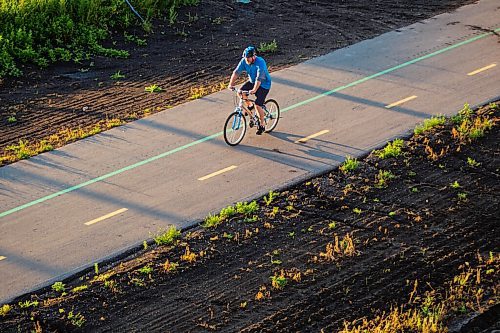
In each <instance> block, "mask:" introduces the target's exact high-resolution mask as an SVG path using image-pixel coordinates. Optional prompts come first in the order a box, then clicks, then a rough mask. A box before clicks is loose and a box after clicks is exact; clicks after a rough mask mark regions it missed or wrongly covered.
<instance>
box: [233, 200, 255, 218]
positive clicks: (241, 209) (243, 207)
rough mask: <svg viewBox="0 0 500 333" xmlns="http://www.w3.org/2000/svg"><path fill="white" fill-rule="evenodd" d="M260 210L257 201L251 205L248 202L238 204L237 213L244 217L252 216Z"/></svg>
mask: <svg viewBox="0 0 500 333" xmlns="http://www.w3.org/2000/svg"><path fill="white" fill-rule="evenodd" d="M258 209H259V205H258V204H257V201H255V200H254V201H252V202H251V203H247V202H237V203H236V211H237V212H238V213H240V214H243V215H247V216H248V215H250V214H253V213H255V212H256V211H257V210H258Z"/></svg>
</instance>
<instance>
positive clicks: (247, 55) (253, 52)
mask: <svg viewBox="0 0 500 333" xmlns="http://www.w3.org/2000/svg"><path fill="white" fill-rule="evenodd" d="M256 54H257V50H255V47H253V46H249V47H247V48H246V49H245V50H244V51H243V55H242V57H243V58H250V57H253V56H254V55H256Z"/></svg>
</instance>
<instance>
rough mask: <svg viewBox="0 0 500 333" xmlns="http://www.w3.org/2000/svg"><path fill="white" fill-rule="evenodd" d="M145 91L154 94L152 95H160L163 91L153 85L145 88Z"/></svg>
mask: <svg viewBox="0 0 500 333" xmlns="http://www.w3.org/2000/svg"><path fill="white" fill-rule="evenodd" d="M144 91H146V92H148V93H150V94H152V93H159V92H161V91H162V89H161V88H160V87H159V86H158V85H156V84H152V85H150V86H147V87H146V88H144Z"/></svg>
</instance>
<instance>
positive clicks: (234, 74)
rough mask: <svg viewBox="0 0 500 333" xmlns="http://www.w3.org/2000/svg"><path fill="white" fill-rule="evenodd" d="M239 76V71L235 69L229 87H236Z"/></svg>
mask: <svg viewBox="0 0 500 333" xmlns="http://www.w3.org/2000/svg"><path fill="white" fill-rule="evenodd" d="M238 76H239V75H238V73H237V72H236V71H234V72H233V74H232V75H231V79H230V80H229V88H232V87H234V83H235V82H236V79H237V78H238Z"/></svg>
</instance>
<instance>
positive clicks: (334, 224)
mask: <svg viewBox="0 0 500 333" xmlns="http://www.w3.org/2000/svg"><path fill="white" fill-rule="evenodd" d="M336 226H337V223H336V222H335V221H332V222H330V223H328V229H330V230H333V229H335V227H336Z"/></svg>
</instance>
